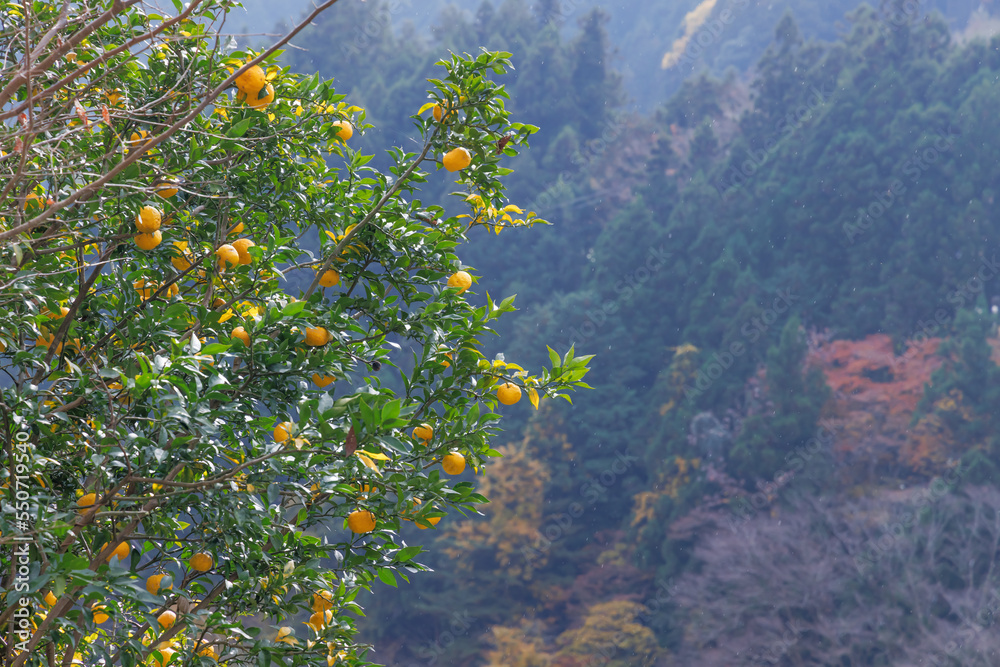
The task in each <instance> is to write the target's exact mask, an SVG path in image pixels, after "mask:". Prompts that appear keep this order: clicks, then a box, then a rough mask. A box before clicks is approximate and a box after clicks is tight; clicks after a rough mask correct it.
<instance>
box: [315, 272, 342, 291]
mask: <svg viewBox="0 0 1000 667" xmlns="http://www.w3.org/2000/svg"><path fill="white" fill-rule="evenodd" d="M339 282H340V274H339V273H337V272H336V271H335V270H334V269H330V270H329V271H325V272H323V275H321V276H320V277H319V284H320V285H322V286H323V287H333V286H334V285H336V284H338V283H339Z"/></svg>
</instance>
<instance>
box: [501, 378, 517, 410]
mask: <svg viewBox="0 0 1000 667" xmlns="http://www.w3.org/2000/svg"><path fill="white" fill-rule="evenodd" d="M497 398H498V399H500V402H501V403H503V404H504V405H514V404H515V403H517V402H518V401H520V400H521V388H520V387H518V386H517V385H516V384H514V383H513V382H505V383H504V384H502V385H500V386H499V387H497Z"/></svg>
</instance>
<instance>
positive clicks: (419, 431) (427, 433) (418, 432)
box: [413, 424, 434, 443]
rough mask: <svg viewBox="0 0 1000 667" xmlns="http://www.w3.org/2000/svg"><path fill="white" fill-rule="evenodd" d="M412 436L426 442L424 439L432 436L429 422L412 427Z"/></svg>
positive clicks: (432, 430)
mask: <svg viewBox="0 0 1000 667" xmlns="http://www.w3.org/2000/svg"><path fill="white" fill-rule="evenodd" d="M413 437H414V438H419V439H420V440H423V441H425V443H426V441H428V440H430V439H431V438H433V437H434V429H432V428H431V426H430V424H421V425H420V426H418V427H416V428H415V429H413Z"/></svg>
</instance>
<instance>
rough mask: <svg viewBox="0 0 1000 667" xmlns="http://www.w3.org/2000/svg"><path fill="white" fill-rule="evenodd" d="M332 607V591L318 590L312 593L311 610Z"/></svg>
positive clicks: (322, 609) (324, 609)
mask: <svg viewBox="0 0 1000 667" xmlns="http://www.w3.org/2000/svg"><path fill="white" fill-rule="evenodd" d="M327 609H333V593H331V592H330V591H328V590H320V591H316V592H315V593H313V599H312V610H313V611H317V612H318V611H326V610H327Z"/></svg>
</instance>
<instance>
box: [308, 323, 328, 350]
mask: <svg viewBox="0 0 1000 667" xmlns="http://www.w3.org/2000/svg"><path fill="white" fill-rule="evenodd" d="M330 338H331V336H330V332H329V331H327V330H326V329H324V328H323V327H306V345H308V346H310V347H321V346H323V345H326V344H327V343H329V342H330Z"/></svg>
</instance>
